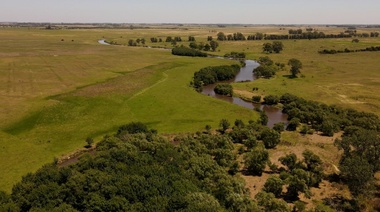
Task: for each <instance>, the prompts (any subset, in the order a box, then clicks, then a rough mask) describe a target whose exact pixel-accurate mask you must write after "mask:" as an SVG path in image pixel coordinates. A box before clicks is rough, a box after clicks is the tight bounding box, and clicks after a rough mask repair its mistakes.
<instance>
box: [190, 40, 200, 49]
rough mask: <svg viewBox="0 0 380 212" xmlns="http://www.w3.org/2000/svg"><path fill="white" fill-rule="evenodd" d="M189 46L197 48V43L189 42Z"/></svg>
mask: <svg viewBox="0 0 380 212" xmlns="http://www.w3.org/2000/svg"><path fill="white" fill-rule="evenodd" d="M189 47H190V48H192V49H197V48H198V45H197V44H196V43H195V42H191V43H190V44H189Z"/></svg>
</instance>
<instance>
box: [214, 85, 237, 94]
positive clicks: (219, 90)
mask: <svg viewBox="0 0 380 212" xmlns="http://www.w3.org/2000/svg"><path fill="white" fill-rule="evenodd" d="M214 92H215V93H216V94H220V95H226V96H232V94H233V89H232V86H231V85H230V84H227V83H222V84H218V85H216V87H215V88H214Z"/></svg>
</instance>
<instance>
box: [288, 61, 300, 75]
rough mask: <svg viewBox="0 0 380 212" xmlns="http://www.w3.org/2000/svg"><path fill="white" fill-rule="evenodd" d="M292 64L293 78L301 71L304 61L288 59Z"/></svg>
mask: <svg viewBox="0 0 380 212" xmlns="http://www.w3.org/2000/svg"><path fill="white" fill-rule="evenodd" d="M288 65H289V66H290V74H291V76H292V77H293V78H295V77H297V74H299V73H301V69H302V63H301V61H299V60H298V59H295V58H292V59H290V60H289V61H288Z"/></svg>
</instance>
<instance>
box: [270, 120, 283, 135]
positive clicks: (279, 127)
mask: <svg viewBox="0 0 380 212" xmlns="http://www.w3.org/2000/svg"><path fill="white" fill-rule="evenodd" d="M273 129H274V130H276V131H277V132H278V133H281V132H282V131H284V129H285V123H284V122H279V123H276V124H274V126H273Z"/></svg>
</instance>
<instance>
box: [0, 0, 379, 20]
mask: <svg viewBox="0 0 380 212" xmlns="http://www.w3.org/2000/svg"><path fill="white" fill-rule="evenodd" d="M8 21H10V22H83V23H86V22H113V23H214V24H215V23H241V24H380V0H360V1H358V0H185V1H182V0H102V1H100V0H6V1H4V2H3V3H2V5H1V7H0V22H8Z"/></svg>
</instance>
